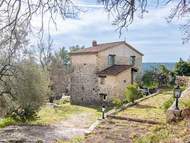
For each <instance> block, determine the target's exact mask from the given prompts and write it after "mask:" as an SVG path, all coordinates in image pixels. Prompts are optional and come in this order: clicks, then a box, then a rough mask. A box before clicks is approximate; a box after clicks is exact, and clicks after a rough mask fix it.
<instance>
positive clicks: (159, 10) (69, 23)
mask: <svg viewBox="0 0 190 143" xmlns="http://www.w3.org/2000/svg"><path fill="white" fill-rule="evenodd" d="M95 1H96V0H94V1H93V0H91V1H90V0H86V1H84V0H83V1H81V0H80V1H79V0H76V3H77V4H78V5H80V6H81V7H83V8H84V9H85V10H87V11H86V12H82V13H80V15H79V18H78V19H66V20H65V21H62V20H60V19H57V21H58V23H59V24H58V25H57V27H58V29H57V31H56V30H53V31H52V35H53V39H54V45H55V47H56V48H58V47H62V46H65V47H70V46H73V45H77V44H78V45H81V46H82V45H84V46H85V47H89V46H91V42H92V40H96V41H97V42H98V43H103V42H112V41H123V40H126V42H128V43H129V44H131V45H133V46H134V47H135V48H136V49H138V50H139V51H141V52H142V53H144V58H143V62H176V61H177V60H178V59H179V58H180V57H182V58H183V59H185V60H186V59H188V57H189V56H190V46H189V43H187V44H184V45H183V44H182V37H183V35H182V32H181V31H180V26H179V25H180V24H182V20H181V19H175V20H174V21H173V22H172V23H167V22H166V18H167V17H168V16H169V14H170V8H168V7H169V6H168V7H165V6H160V7H153V8H151V9H150V10H149V12H148V13H147V14H145V16H144V18H143V19H141V18H139V17H138V16H137V17H136V18H135V20H134V23H133V24H132V25H130V26H129V28H128V30H127V31H125V32H123V33H122V35H121V37H119V32H118V31H116V28H117V27H115V26H113V25H112V20H113V18H112V17H109V16H108V13H106V12H105V10H104V8H103V7H102V6H101V5H98V4H96V3H95Z"/></svg>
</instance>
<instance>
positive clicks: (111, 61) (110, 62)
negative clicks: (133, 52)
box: [108, 55, 115, 65]
mask: <svg viewBox="0 0 190 143" xmlns="http://www.w3.org/2000/svg"><path fill="white" fill-rule="evenodd" d="M114 64H115V55H109V56H108V65H114Z"/></svg>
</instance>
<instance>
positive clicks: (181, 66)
mask: <svg viewBox="0 0 190 143" xmlns="http://www.w3.org/2000/svg"><path fill="white" fill-rule="evenodd" d="M175 73H176V74H177V75H179V76H190V63H189V62H186V61H183V60H182V59H180V60H179V62H177V63H176V66H175Z"/></svg>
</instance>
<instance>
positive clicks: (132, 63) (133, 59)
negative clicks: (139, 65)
mask: <svg viewBox="0 0 190 143" xmlns="http://www.w3.org/2000/svg"><path fill="white" fill-rule="evenodd" d="M130 64H131V65H134V64H135V56H131V57H130Z"/></svg>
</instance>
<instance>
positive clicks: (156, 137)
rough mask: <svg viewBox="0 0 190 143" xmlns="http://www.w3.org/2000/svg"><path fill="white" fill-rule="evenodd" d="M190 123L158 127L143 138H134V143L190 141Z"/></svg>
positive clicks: (184, 122)
mask: <svg viewBox="0 0 190 143" xmlns="http://www.w3.org/2000/svg"><path fill="white" fill-rule="evenodd" d="M188 126H189V121H187V120H184V121H181V122H178V123H173V124H165V125H158V126H155V127H154V128H152V129H151V130H150V131H149V132H147V133H146V134H145V135H143V136H141V137H134V138H133V142H134V143H159V142H163V143H173V142H185V141H189V139H190V135H189V128H188Z"/></svg>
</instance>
